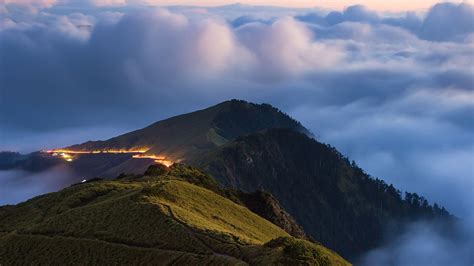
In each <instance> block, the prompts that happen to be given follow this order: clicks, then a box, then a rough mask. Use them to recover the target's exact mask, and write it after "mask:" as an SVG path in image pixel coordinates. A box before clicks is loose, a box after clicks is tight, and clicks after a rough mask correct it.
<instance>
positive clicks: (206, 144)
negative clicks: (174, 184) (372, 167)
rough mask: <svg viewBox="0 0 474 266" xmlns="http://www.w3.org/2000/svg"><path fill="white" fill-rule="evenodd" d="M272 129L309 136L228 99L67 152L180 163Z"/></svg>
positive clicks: (257, 107) (285, 119)
mask: <svg viewBox="0 0 474 266" xmlns="http://www.w3.org/2000/svg"><path fill="white" fill-rule="evenodd" d="M271 128H287V129H292V130H296V131H298V132H302V133H305V134H310V133H309V131H308V130H307V129H306V128H304V127H303V126H302V125H301V124H300V123H299V122H298V121H296V120H294V119H292V118H291V117H290V116H288V115H286V114H284V113H283V112H281V111H280V110H278V109H276V108H274V107H273V106H271V105H269V104H253V103H249V102H246V101H242V100H230V101H225V102H222V103H220V104H217V105H215V106H212V107H209V108H206V109H203V110H199V111H195V112H192V113H188V114H183V115H179V116H175V117H171V118H168V119H165V120H162V121H159V122H156V123H154V124H151V125H150V126H147V127H145V128H143V129H139V130H136V131H132V132H130V133H126V134H123V135H120V136H117V137H114V138H111V139H108V140H105V141H88V142H85V143H82V144H78V145H72V146H69V147H66V149H68V150H75V151H92V150H120V149H124V150H142V149H145V150H147V151H146V152H145V154H154V155H160V156H164V157H166V158H167V159H169V160H171V161H182V160H186V159H189V158H191V157H194V156H196V155H198V154H201V153H203V152H205V151H208V150H210V149H212V148H215V147H217V146H220V145H223V144H225V143H227V142H228V141H230V140H233V139H235V138H236V137H239V136H245V135H248V134H251V133H256V132H259V131H261V130H266V129H271Z"/></svg>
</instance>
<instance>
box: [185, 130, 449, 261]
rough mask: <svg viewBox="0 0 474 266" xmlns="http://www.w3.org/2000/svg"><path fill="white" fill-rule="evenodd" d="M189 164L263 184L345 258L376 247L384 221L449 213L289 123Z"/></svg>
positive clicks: (252, 186) (229, 181)
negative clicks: (403, 193)
mask: <svg viewBox="0 0 474 266" xmlns="http://www.w3.org/2000/svg"><path fill="white" fill-rule="evenodd" d="M194 164H195V165H198V166H199V167H201V168H202V169H205V170H206V171H207V172H208V173H210V174H212V175H213V176H214V177H215V178H216V179H217V180H218V181H220V182H221V183H222V184H224V185H225V186H227V187H232V188H237V189H242V190H244V191H254V190H257V189H258V190H264V191H268V192H270V193H271V194H273V195H274V196H275V197H276V198H277V199H278V201H279V202H280V203H281V204H282V206H283V207H284V208H285V209H286V210H287V211H288V212H289V213H290V214H291V215H292V216H293V217H295V219H296V221H297V222H298V223H299V224H301V225H302V226H303V228H304V229H305V231H306V232H307V233H308V234H309V235H310V236H312V237H314V238H315V239H317V240H318V241H320V242H321V243H323V244H324V245H326V246H328V247H331V248H333V249H334V250H336V251H338V252H339V253H340V254H342V255H344V256H346V257H348V258H354V257H356V256H357V255H360V254H362V253H364V252H366V251H368V250H369V249H371V248H374V247H376V246H377V244H379V243H380V241H381V237H382V233H383V230H384V228H385V226H386V225H387V224H389V223H390V222H400V223H401V222H402V221H405V220H411V219H417V218H421V217H428V218H434V217H449V215H448V214H447V212H446V211H445V210H444V209H442V210H441V209H439V208H433V207H432V206H429V205H428V203H427V201H426V200H425V199H423V198H422V197H419V196H418V195H416V194H408V197H407V198H406V199H402V197H401V195H400V192H399V191H397V190H396V189H395V188H394V187H393V186H391V185H387V184H385V183H384V182H383V181H381V180H378V179H373V178H371V177H370V176H368V175H367V174H366V173H364V172H363V171H362V170H361V169H360V168H359V167H357V166H356V165H355V164H354V163H352V164H351V163H350V162H349V161H348V160H347V158H345V157H343V156H342V155H341V154H340V153H339V152H338V151H337V150H335V149H334V148H332V147H330V146H328V145H324V144H321V143H319V142H317V141H315V140H313V139H311V138H308V137H307V136H306V135H304V134H301V133H298V132H295V131H292V130H283V129H281V130H270V131H268V132H263V133H257V134H254V135H249V136H246V137H241V138H238V139H237V140H236V141H234V142H232V143H229V144H228V145H225V146H223V147H220V148H218V149H217V150H215V151H212V152H210V153H209V154H207V155H206V156H203V157H202V158H201V159H199V160H196V161H194Z"/></svg>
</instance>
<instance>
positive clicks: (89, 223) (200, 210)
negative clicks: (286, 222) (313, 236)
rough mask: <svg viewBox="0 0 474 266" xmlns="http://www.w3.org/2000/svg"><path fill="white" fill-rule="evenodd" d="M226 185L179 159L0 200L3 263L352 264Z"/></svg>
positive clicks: (0, 236) (0, 233)
mask: <svg viewBox="0 0 474 266" xmlns="http://www.w3.org/2000/svg"><path fill="white" fill-rule="evenodd" d="M221 194H222V195H221ZM224 194H229V195H231V196H232V195H234V196H235V195H237V194H238V193H237V192H236V191H227V190H224V189H222V188H220V187H219V186H217V183H216V182H215V181H214V180H212V179H210V178H209V177H208V176H207V175H205V174H203V173H201V172H199V171H198V170H197V169H193V168H189V167H185V166H183V165H176V166H173V167H171V168H166V167H154V168H153V167H152V168H149V170H148V171H147V173H145V175H141V176H121V177H120V178H119V179H117V180H90V181H89V182H87V183H84V184H77V185H74V186H71V187H69V188H66V189H63V190H62V191H59V192H56V193H50V194H46V195H43V196H39V197H36V198H33V199H31V200H28V201H26V202H24V203H21V204H18V205H16V206H4V207H0V264H2V265H3V264H4V265H10V264H13V263H14V264H25V263H27V264H64V263H67V264H157V263H158V264H160V265H165V264H187V265H190V264H194V265H196V264H211V265H217V264H218V265H236V264H238V265H246V264H256V265H268V264H306V265H349V263H348V262H347V261H345V260H344V259H343V258H341V257H340V256H338V255H337V254H336V253H334V252H332V251H331V250H329V249H326V248H325V247H323V246H321V245H319V244H317V243H312V242H309V241H306V240H302V239H297V238H294V237H291V236H290V235H289V234H288V233H286V232H285V231H284V230H283V229H281V228H279V227H278V226H276V225H275V224H272V223H271V222H269V221H267V220H265V219H263V218H262V217H260V216H258V215H257V214H255V213H254V212H252V211H250V210H249V209H248V208H246V207H245V206H242V205H240V204H238V203H237V202H236V201H233V200H231V199H230V198H229V197H227V196H225V195H224ZM236 200H237V201H239V200H238V197H237V198H236Z"/></svg>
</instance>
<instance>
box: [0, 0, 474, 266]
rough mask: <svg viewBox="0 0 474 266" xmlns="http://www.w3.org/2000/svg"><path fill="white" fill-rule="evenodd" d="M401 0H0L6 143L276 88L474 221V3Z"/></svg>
mask: <svg viewBox="0 0 474 266" xmlns="http://www.w3.org/2000/svg"><path fill="white" fill-rule="evenodd" d="M223 2H224V1H223ZM241 2H244V1H241ZM277 2H278V1H266V3H265V4H274V5H276V4H278V3H277ZM380 2H383V3H384V4H386V6H379V5H378V4H376V3H380ZM394 2H395V1H377V2H375V1H361V2H350V1H321V2H317V1H313V2H311V3H313V4H312V5H311V6H310V7H307V8H295V7H294V6H291V7H285V8H281V7H279V8H276V7H269V6H266V7H262V6H251V5H228V6H212V7H209V6H205V5H202V7H196V6H169V7H162V5H163V2H162V1H160V2H159V3H158V5H159V6H157V5H156V3H144V2H143V1H141V0H135V1H122V0H90V1H80V2H78V1H73V0H69V1H68V0H57V1H56V0H15V1H12V0H6V1H5V0H3V1H0V16H1V19H0V70H1V71H0V150H14V151H20V152H31V151H34V150H39V149H43V148H54V147H61V146H66V145H69V144H72V143H78V142H83V141H86V140H90V139H92V140H97V139H106V138H109V137H112V136H115V135H117V134H120V133H124V132H127V131H130V130H134V129H137V128H140V127H143V126H146V125H148V124H150V123H152V122H155V121H158V120H160V119H164V118H167V117H169V116H172V115H177V114H182V113H186V112H190V111H194V110H196V109H200V108H205V107H208V106H210V105H213V104H217V103H219V102H221V101H224V100H228V99H232V98H239V99H244V100H248V101H252V102H257V103H262V102H266V103H270V104H272V105H274V106H276V107H278V108H280V109H281V110H283V111H284V112H286V113H288V114H290V115H291V116H293V117H294V118H296V119H297V120H299V121H301V122H302V123H303V125H305V126H306V127H307V128H309V129H310V130H311V131H312V132H313V133H314V135H315V136H316V138H317V139H318V140H320V141H323V142H326V143H329V144H331V145H333V146H335V147H336V148H338V149H339V150H340V151H341V152H342V153H343V154H345V155H346V156H348V157H349V158H350V159H353V160H355V161H356V162H357V163H358V164H359V165H360V166H361V167H362V168H363V169H364V170H366V172H368V173H369V174H371V175H373V176H376V177H379V178H382V179H383V180H385V181H386V182H388V183H393V184H394V185H395V186H396V187H398V188H400V189H401V190H403V191H406V190H407V191H412V192H417V193H418V194H421V195H423V196H425V197H426V198H427V199H428V200H429V201H430V202H437V203H438V204H441V205H443V206H446V208H447V209H448V210H449V211H451V212H452V213H454V214H455V215H457V216H459V217H462V218H463V219H465V220H469V221H471V220H472V221H474V217H473V213H472V210H474V198H473V197H474V169H473V165H474V134H473V130H474V91H473V90H474V66H473V62H474V22H473V18H474V8H473V6H472V5H471V4H469V3H468V2H465V1H464V2H460V1H459V2H450V3H438V4H436V3H434V2H432V1H396V2H397V4H394ZM200 3H203V2H200ZM279 3H282V2H279ZM293 3H303V4H304V1H300V2H298V1H294V2H293ZM332 3H336V5H338V6H334V7H333V6H331V5H332ZM392 3H393V4H392ZM408 3H411V4H410V5H408ZM145 4H146V5H145ZM150 4H151V5H150ZM191 4H192V3H191ZM330 4H331V5H330ZM361 4H362V5H361ZM196 5H197V4H196ZM294 5H297V4H294ZM387 11H390V12H387ZM4 177H5V173H3V174H0V178H4ZM473 224H474V223H473ZM471 228H472V227H471ZM421 239H425V238H421ZM403 241H404V240H400V242H401V243H402V242H403ZM410 241H411V239H410ZM403 243H404V242H403ZM410 243H412V242H410ZM442 246H443V245H441V247H442ZM377 254H379V253H377ZM382 254H385V253H383V252H382ZM425 257H426V256H425ZM401 265H403V263H401Z"/></svg>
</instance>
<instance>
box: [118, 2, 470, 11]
mask: <svg viewBox="0 0 474 266" xmlns="http://www.w3.org/2000/svg"><path fill="white" fill-rule="evenodd" d="M124 1H125V0H123V1H120V2H124ZM147 2H148V3H155V4H160V5H194V6H219V5H229V4H234V3H235V2H238V3H240V4H248V5H265V6H280V7H296V8H311V7H318V8H327V9H344V8H347V7H349V6H352V5H354V4H359V5H364V6H367V7H369V8H371V9H373V10H378V11H402V10H426V9H428V8H430V7H431V6H433V5H434V4H437V3H438V2H440V1H436V0H385V1H380V0H361V1H353V0H336V1H334V0H240V1H232V0H155V1H154V0H148V1H147ZM451 2H458V3H462V2H468V1H462V0H461V1H451ZM471 3H472V1H471Z"/></svg>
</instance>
